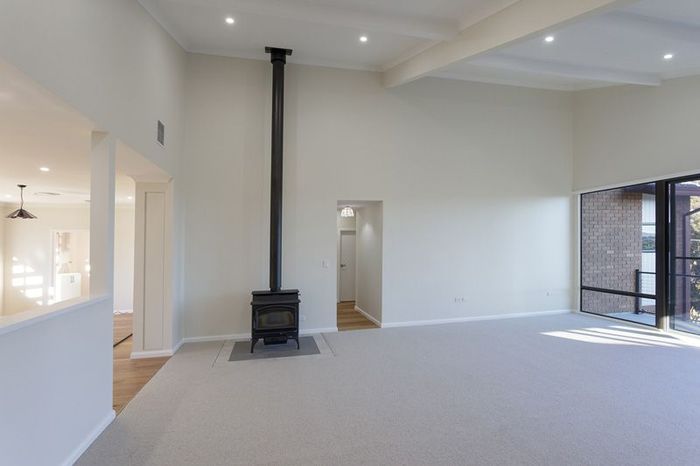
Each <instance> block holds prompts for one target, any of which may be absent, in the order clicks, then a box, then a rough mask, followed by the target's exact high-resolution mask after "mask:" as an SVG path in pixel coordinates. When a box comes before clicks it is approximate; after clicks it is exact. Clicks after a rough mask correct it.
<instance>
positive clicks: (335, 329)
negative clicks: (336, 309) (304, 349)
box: [299, 327, 338, 335]
mask: <svg viewBox="0 0 700 466" xmlns="http://www.w3.org/2000/svg"><path fill="white" fill-rule="evenodd" d="M319 333H338V327H326V328H307V329H304V330H299V335H318V334H319Z"/></svg>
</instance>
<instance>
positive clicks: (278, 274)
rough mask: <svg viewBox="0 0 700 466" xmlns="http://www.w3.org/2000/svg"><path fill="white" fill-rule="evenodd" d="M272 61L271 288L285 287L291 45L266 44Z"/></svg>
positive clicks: (266, 49)
mask: <svg viewBox="0 0 700 466" xmlns="http://www.w3.org/2000/svg"><path fill="white" fill-rule="evenodd" d="M265 53H269V54H270V62H271V63H272V160H271V171H272V176H271V180H270V291H280V289H281V288H282V180H283V173H284V171H283V155H282V146H283V142H284V141H283V140H284V66H285V64H286V63H287V56H288V55H291V54H292V51H291V50H290V49H281V48H275V47H265Z"/></svg>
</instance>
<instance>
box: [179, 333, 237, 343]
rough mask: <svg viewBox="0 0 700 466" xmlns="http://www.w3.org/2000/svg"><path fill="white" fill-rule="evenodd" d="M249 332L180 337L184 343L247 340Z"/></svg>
mask: <svg viewBox="0 0 700 466" xmlns="http://www.w3.org/2000/svg"><path fill="white" fill-rule="evenodd" d="M249 339H250V333H231V334H228V335H208V336H203V337H185V338H183V339H182V341H183V342H184V343H204V342H208V341H224V340H249Z"/></svg>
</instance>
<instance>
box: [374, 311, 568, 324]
mask: <svg viewBox="0 0 700 466" xmlns="http://www.w3.org/2000/svg"><path fill="white" fill-rule="evenodd" d="M572 312H574V311H572V310H571V309H561V310H556V311H537V312H519V313H514V314H495V315H486V316H470V317H456V318H452V319H434V320H411V321H406V322H383V323H382V328H392V327H418V326H423V325H441V324H457V323H461V322H479V321H483V320H502V319H518V318H522V317H538V316H554V315H561V314H570V313H572Z"/></svg>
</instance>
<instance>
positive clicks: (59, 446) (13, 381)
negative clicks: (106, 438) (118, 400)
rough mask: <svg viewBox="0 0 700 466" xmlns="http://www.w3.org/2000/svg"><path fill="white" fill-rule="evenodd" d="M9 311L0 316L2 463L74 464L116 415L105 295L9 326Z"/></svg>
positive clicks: (25, 465)
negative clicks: (100, 298) (46, 316)
mask: <svg viewBox="0 0 700 466" xmlns="http://www.w3.org/2000/svg"><path fill="white" fill-rule="evenodd" d="M13 317H14V316H6V317H0V374H2V383H1V384H0V385H1V386H2V388H1V389H0V393H2V396H0V452H2V456H1V457H0V463H2V464H3V465H13V466H38V465H47V466H48V465H52V466H53V465H62V464H65V465H69V464H73V462H74V461H75V460H77V457H78V456H79V455H80V453H82V451H83V450H84V449H85V448H87V446H88V445H89V444H90V442H91V441H92V440H94V438H95V436H96V435H98V434H99V433H100V431H101V430H102V428H104V427H105V426H106V425H107V424H108V423H109V422H110V421H111V420H112V419H113V417H114V411H112V313H111V309H110V305H109V300H106V299H102V300H98V301H91V302H88V303H83V304H79V305H75V306H72V307H71V308H70V309H65V310H63V311H58V312H54V313H53V314H52V315H51V316H50V317H49V318H47V319H45V320H42V321H39V322H34V323H31V325H24V326H20V327H19V328H17V329H15V330H11V329H9V327H7V326H11V325H12V324H11V322H12V321H11V319H12V318H13ZM25 323H29V322H28V321H25Z"/></svg>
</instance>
